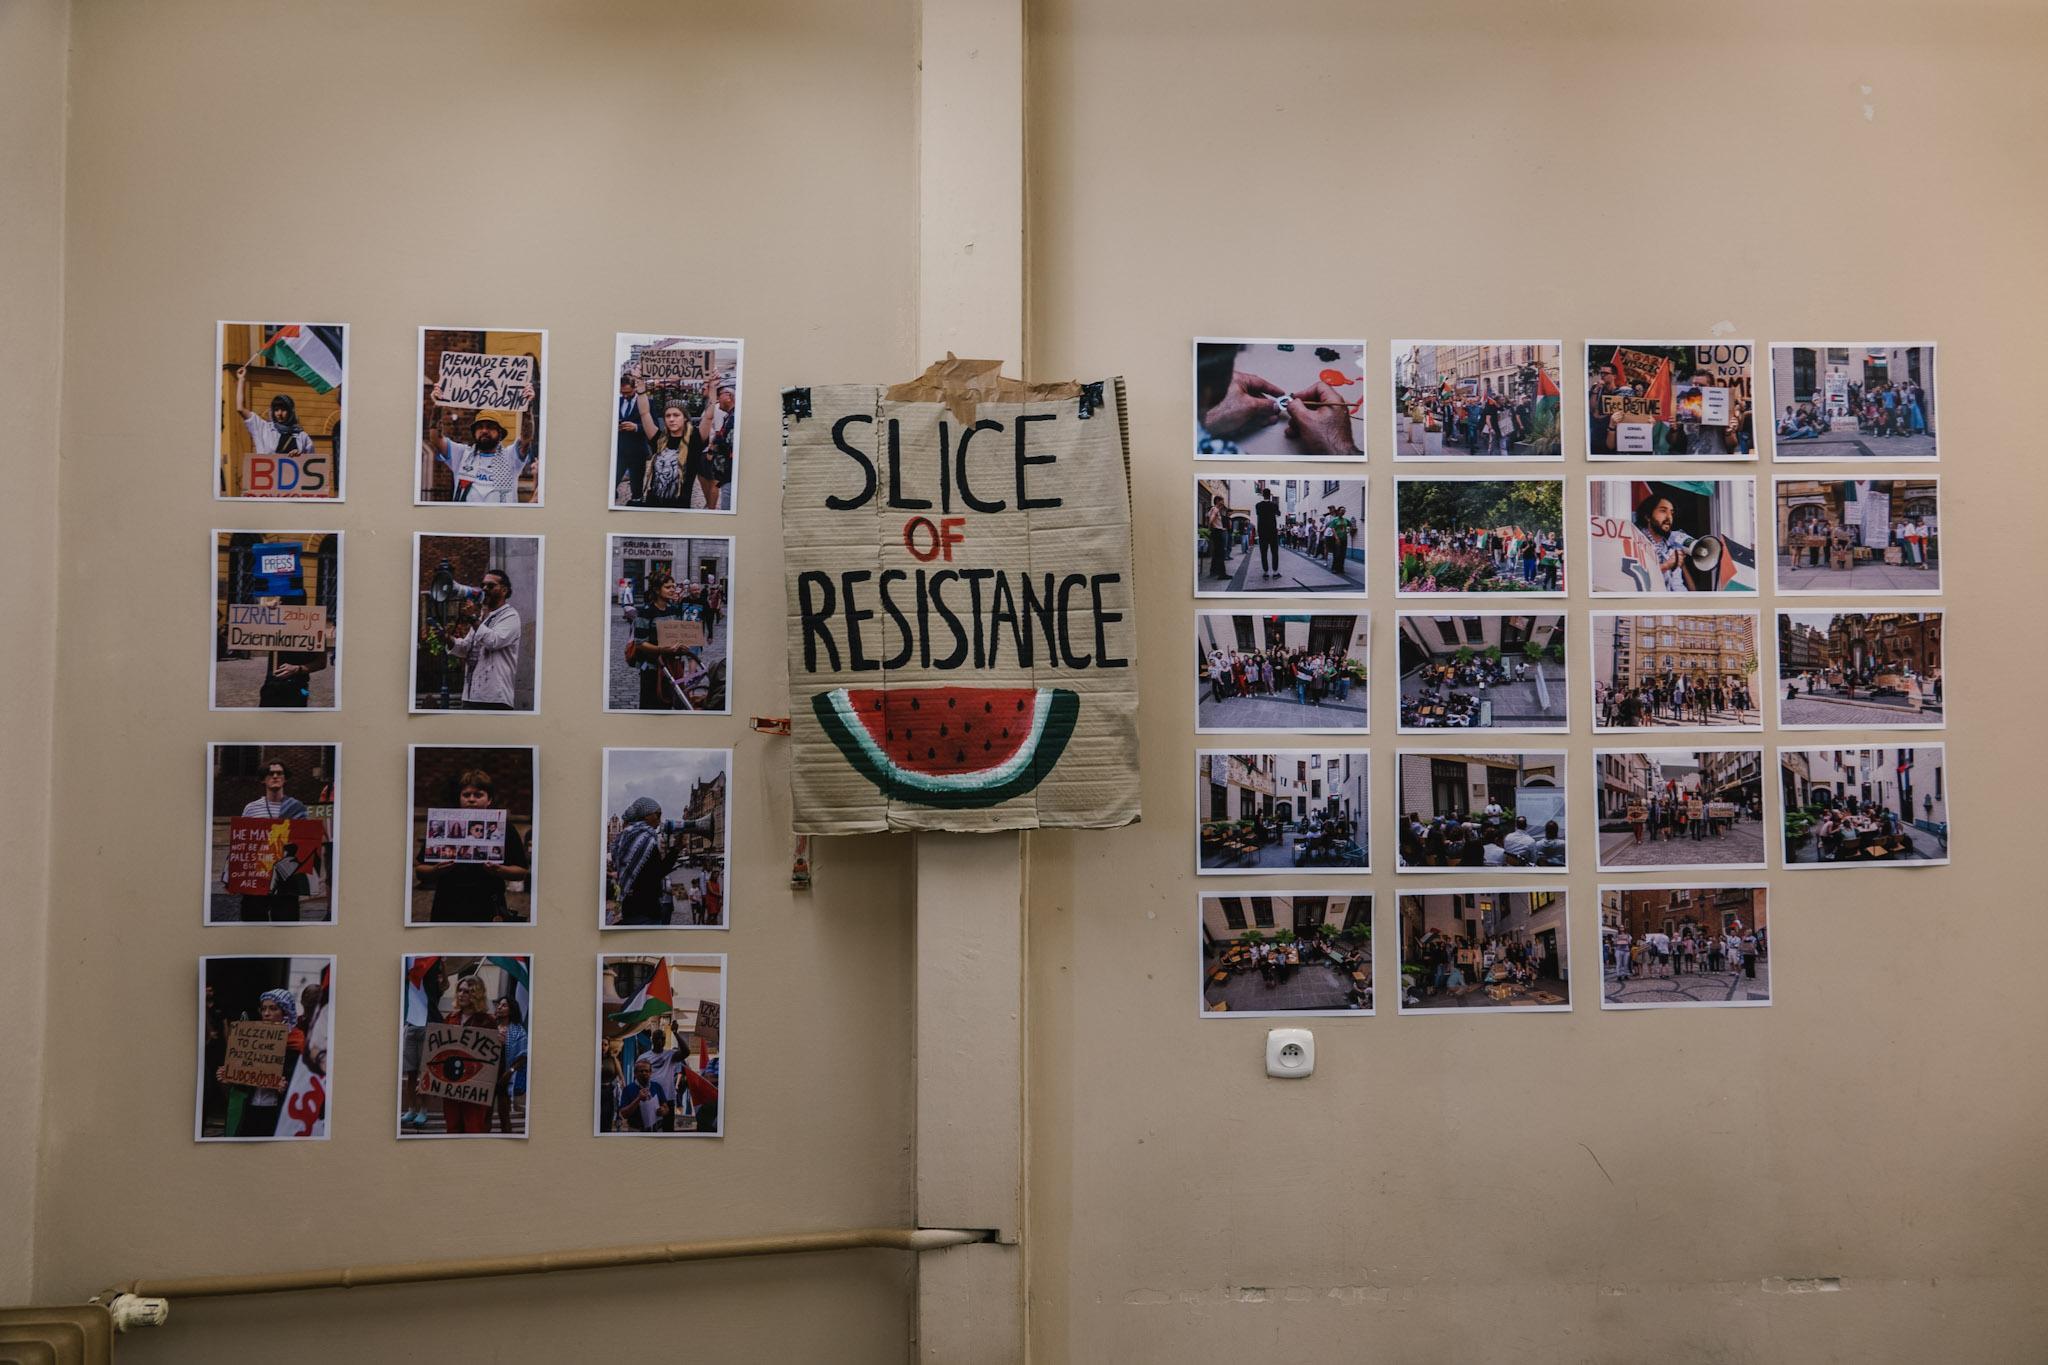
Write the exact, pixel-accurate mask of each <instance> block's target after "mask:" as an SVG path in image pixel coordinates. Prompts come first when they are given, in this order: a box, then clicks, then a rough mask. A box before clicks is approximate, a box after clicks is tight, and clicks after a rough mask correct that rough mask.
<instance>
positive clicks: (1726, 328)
mask: <svg viewBox="0 0 2048 1365" xmlns="http://www.w3.org/2000/svg"><path fill="white" fill-rule="evenodd" d="M1734 330H1735V324H1734V323H1732V322H1730V321H1728V319H1726V318H1723V319H1721V320H1720V321H1719V322H1717V323H1715V324H1714V325H1713V326H1712V327H1709V328H1708V329H1707V335H1708V336H1717V337H1724V336H1727V335H1728V334H1729V333H1730V332H1732V331H1734Z"/></svg>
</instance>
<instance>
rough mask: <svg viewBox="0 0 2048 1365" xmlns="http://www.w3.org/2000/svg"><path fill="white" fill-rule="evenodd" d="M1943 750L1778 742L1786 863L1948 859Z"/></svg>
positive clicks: (1822, 864) (1859, 864) (1876, 863)
mask: <svg viewBox="0 0 2048 1365" xmlns="http://www.w3.org/2000/svg"><path fill="white" fill-rule="evenodd" d="M1946 762H1947V756H1946V750H1945V749H1944V748H1943V746H1941V745H1939V744H1929V745H1922V746H1920V747H1918V748H1913V749H1780V750H1778V780H1779V782H1780V784H1781V787H1780V791H1781V793H1782V796H1783V800H1784V820H1785V849H1784V852H1785V866H1786V867H1788V868H1808V867H1869V866H1891V865H1893V864H1907V863H1912V864H1917V865H1921V866H1932V865H1936V864H1940V863H1946V862H1947V861H1948V782H1947V774H1946V773H1945V772H1944V771H1943V768H1944V766H1945V764H1946Z"/></svg>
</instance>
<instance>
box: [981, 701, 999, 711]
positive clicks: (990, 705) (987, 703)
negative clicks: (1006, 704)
mask: <svg viewBox="0 0 2048 1365" xmlns="http://www.w3.org/2000/svg"><path fill="white" fill-rule="evenodd" d="M981 709H982V710H984V711H993V710H995V709H996V705H995V703H994V702H990V701H985V702H983V703H982V704H981Z"/></svg>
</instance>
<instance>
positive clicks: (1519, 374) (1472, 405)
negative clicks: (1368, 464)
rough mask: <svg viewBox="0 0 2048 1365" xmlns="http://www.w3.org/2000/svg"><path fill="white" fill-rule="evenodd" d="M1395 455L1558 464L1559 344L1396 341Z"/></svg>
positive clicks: (1561, 450)
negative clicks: (1551, 461) (1555, 461)
mask: <svg viewBox="0 0 2048 1365" xmlns="http://www.w3.org/2000/svg"><path fill="white" fill-rule="evenodd" d="M1393 352H1394V458H1395V459H1397V460H1478V459H1487V458H1494V459H1509V460H1561V459H1563V458H1564V443H1563V441H1562V440H1561V439H1560V437H1559V431H1558V409H1559V406H1560V404H1559V399H1560V398H1561V397H1562V394H1563V390H1562V389H1561V387H1560V386H1559V380H1560V379H1561V378H1562V377H1563V374H1564V343H1562V342H1558V341H1397V342H1395V343H1394V346H1393Z"/></svg>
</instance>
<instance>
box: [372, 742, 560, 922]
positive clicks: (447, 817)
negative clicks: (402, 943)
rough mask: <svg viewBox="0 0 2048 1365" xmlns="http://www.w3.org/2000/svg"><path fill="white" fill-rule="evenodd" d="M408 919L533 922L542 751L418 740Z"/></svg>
mask: <svg viewBox="0 0 2048 1365" xmlns="http://www.w3.org/2000/svg"><path fill="white" fill-rule="evenodd" d="M406 768H407V771H406V786H407V787H408V788H409V789H410V790H411V792H412V811H411V815H410V817H409V819H408V821H407V827H406V829H407V839H406V843H407V847H408V848H409V849H410V852H411V857H410V861H409V863H408V866H409V868H410V871H409V872H408V874H407V876H406V888H407V890H406V907H405V922H406V923H407V924H527V923H530V922H531V921H532V919H533V907H534V895H533V880H534V870H535V868H534V854H535V845H536V844H537V843H538V839H539V830H538V828H537V827H536V825H535V821H534V810H535V803H534V791H535V789H536V788H535V784H536V783H537V782H538V781H539V755H538V751H537V750H535V749H533V748H531V747H528V746H525V745H512V744H502V745H489V746H477V745H433V744H415V745H412V746H411V747H410V748H409V749H408V751H407V753H406Z"/></svg>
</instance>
